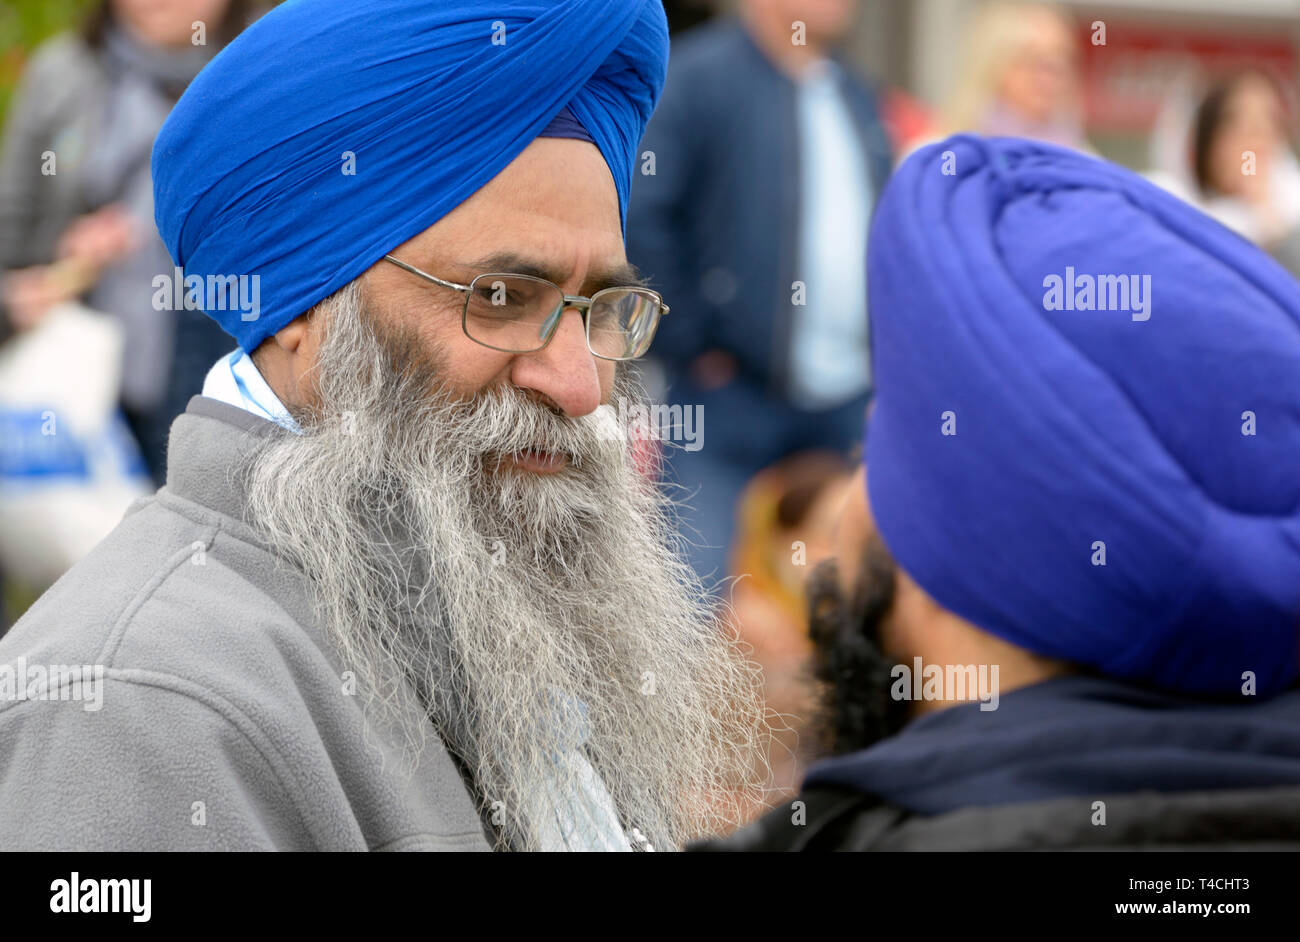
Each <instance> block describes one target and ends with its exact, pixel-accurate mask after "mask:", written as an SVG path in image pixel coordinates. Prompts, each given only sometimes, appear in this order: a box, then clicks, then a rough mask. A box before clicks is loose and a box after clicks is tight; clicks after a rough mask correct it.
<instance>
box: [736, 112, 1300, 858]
mask: <svg viewBox="0 0 1300 942" xmlns="http://www.w3.org/2000/svg"><path fill="white" fill-rule="evenodd" d="M948 150H951V151H953V152H954V154H955V158H956V160H955V163H956V167H957V168H958V169H957V174H956V175H955V176H946V175H944V173H943V170H942V165H943V163H944V157H943V153H944V152H945V151H948ZM1067 265H1070V266H1074V267H1075V268H1076V269H1077V270H1078V271H1086V272H1133V271H1145V272H1148V273H1149V275H1148V277H1149V278H1150V284H1151V289H1150V292H1151V293H1148V295H1147V298H1148V300H1149V301H1150V305H1149V307H1147V309H1146V314H1147V315H1149V316H1147V317H1145V318H1142V317H1139V318H1133V317H1131V313H1133V312H1130V311H1129V310H1126V309H1123V308H1119V309H1117V308H1115V307H1114V306H1107V307H1104V308H1102V309H1097V308H1096V307H1095V306H1093V305H1087V306H1072V307H1071V308H1070V309H1062V308H1061V307H1060V306H1059V305H1055V304H1054V303H1052V304H1050V305H1049V303H1048V301H1047V296H1046V295H1045V294H1043V293H1042V292H1043V287H1044V282H1045V275H1047V276H1050V275H1052V274H1055V275H1057V277H1060V273H1061V271H1062V268H1063V266H1067ZM870 267H871V272H870V277H871V284H872V311H873V319H874V327H873V341H874V345H875V348H874V353H873V357H874V364H875V366H876V378H877V393H876V397H875V399H874V402H873V406H872V409H873V414H872V416H871V419H870V423H869V425H868V426H867V431H866V446H865V461H864V467H863V468H862V470H861V471H860V473H859V474H858V475H857V477H856V479H855V485H854V487H852V488H851V489H850V491H849V499H848V501H847V503H846V504H845V508H844V511H843V513H842V514H841V516H840V520H839V525H838V528H837V534H836V536H835V560H834V562H832V563H828V564H826V565H825V566H823V567H821V568H819V570H818V571H817V572H816V573H815V574H814V580H813V585H812V587H811V589H810V595H811V596H812V606H811V608H812V622H813V624H812V637H813V642H814V647H815V652H816V653H815V656H814V665H815V669H816V673H817V675H818V676H819V678H820V679H821V680H822V681H823V684H824V689H825V691H826V700H825V704H824V713H823V717H822V719H821V721H820V725H821V726H822V727H823V728H824V729H825V730H826V736H825V741H826V743H827V744H828V747H829V748H828V752H829V753H830V755H831V757H830V758H828V759H826V760H824V761H822V762H819V763H817V764H816V765H814V766H813V767H812V768H811V769H810V771H809V774H808V775H807V777H806V778H805V780H804V783H803V788H802V791H801V793H800V796H799V798H800V800H801V801H802V802H803V803H804V807H803V809H802V811H801V812H798V813H792V811H791V808H790V807H788V806H787V807H783V808H779V809H776V810H774V811H773V812H771V813H770V814H769V815H767V816H765V817H764V818H763V819H762V820H761V821H760V822H757V823H756V824H755V825H753V826H752V827H751V828H750V829H747V830H746V831H744V832H742V833H740V834H739V835H735V836H734V837H733V839H731V840H729V841H726V842H723V843H721V844H716V843H715V844H714V845H711V846H712V847H714V848H717V849H731V850H791V849H805V850H831V849H833V850H1042V849H1083V848H1111V849H1124V848H1139V847H1140V848H1142V849H1161V848H1165V849H1176V848H1188V847H1212V848H1216V849H1245V848H1251V847H1253V848H1257V849H1282V848H1284V847H1290V848H1297V847H1300V814H1298V813H1297V810H1298V808H1300V688H1298V687H1297V674H1298V672H1300V512H1298V511H1297V507H1300V476H1297V475H1296V474H1295V467H1296V458H1295V456H1296V452H1297V448H1298V447H1300V411H1297V409H1296V402H1297V401H1300V284H1297V282H1296V281H1295V279H1293V278H1291V277H1290V276H1288V275H1287V273H1286V272H1285V271H1283V270H1282V268H1281V267H1280V266H1278V265H1277V264H1276V262H1274V261H1273V260H1272V259H1270V258H1268V257H1267V256H1266V255H1265V254H1264V253H1262V252H1261V251H1259V250H1258V249H1257V248H1256V247H1254V246H1251V245H1249V244H1247V243H1246V242H1244V241H1243V240H1241V239H1239V238H1237V237H1236V236H1234V235H1233V234H1232V233H1230V232H1227V231H1226V230H1224V229H1223V228H1222V227H1221V226H1218V225H1216V224H1214V223H1213V221H1211V220H1210V219H1209V218H1208V217H1206V216H1205V215H1204V214H1202V213H1200V212H1197V211H1196V210H1195V209H1193V208H1191V207H1189V206H1187V204H1186V203H1184V202H1182V201H1180V200H1178V199H1176V198H1174V197H1173V196H1171V195H1170V194H1168V193H1165V192H1164V191H1162V190H1160V189H1159V188H1157V187H1155V186H1153V185H1151V184H1150V183H1149V182H1147V181H1145V180H1143V179H1141V178H1140V177H1138V176H1137V175H1135V174H1133V173H1131V172H1129V171H1127V170H1124V169H1123V168H1120V167H1117V166H1115V165H1114V164H1109V163H1106V162H1103V161H1100V160H1097V159H1094V158H1092V157H1087V156H1084V155H1081V154H1075V153H1071V152H1069V151H1065V150H1061V149H1059V148H1049V147H1046V146H1044V145H1041V144H1036V143H1033V142H1030V141H1024V140H999V141H988V140H981V139H978V138H974V137H969V136H967V137H958V138H953V139H949V140H946V141H944V142H942V143H939V144H935V145H932V146H930V147H927V148H924V149H923V150H921V151H918V152H917V153H916V154H914V155H913V156H912V157H910V158H909V159H908V160H907V161H906V162H905V163H904V164H903V165H902V166H901V167H900V168H899V170H898V172H897V173H896V174H895V176H894V180H893V183H892V184H891V186H890V188H889V189H888V190H887V191H886V193H885V194H884V196H883V198H882V200H881V205H880V208H879V211H878V212H877V215H876V222H875V230H874V232H873V240H872V252H871V259H870ZM1135 277H1136V276H1135ZM972 279H978V280H977V281H974V282H973V281H972ZM1079 296H1080V297H1082V295H1079ZM1040 298H1042V300H1041V301H1040ZM1189 376H1194V377H1195V382H1189V381H1188V377H1189ZM1243 410H1245V415H1243V414H1242V412H1243Z"/></svg>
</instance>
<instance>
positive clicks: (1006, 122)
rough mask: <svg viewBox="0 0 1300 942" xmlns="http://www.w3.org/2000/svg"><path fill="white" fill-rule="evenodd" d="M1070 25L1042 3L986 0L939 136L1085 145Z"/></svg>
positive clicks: (974, 21) (969, 38) (1085, 147)
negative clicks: (959, 134)
mask: <svg viewBox="0 0 1300 942" xmlns="http://www.w3.org/2000/svg"><path fill="white" fill-rule="evenodd" d="M1075 29H1076V27H1075V25H1074V24H1073V23H1072V22H1071V20H1070V19H1069V18H1068V17H1067V16H1066V15H1065V14H1064V13H1062V12H1061V11H1060V10H1058V9H1057V8H1055V7H1053V6H1051V5H1048V4H1041V3H1004V2H996V3H989V4H987V5H985V6H983V7H981V8H980V9H979V10H978V11H977V12H976V14H975V16H974V18H973V19H972V21H971V23H970V28H969V29H968V30H967V32H966V39H965V43H964V47H963V51H962V58H961V66H960V69H959V71H958V73H957V76H956V82H955V84H954V87H953V89H952V92H951V94H950V95H949V98H948V101H947V102H946V104H945V106H944V108H943V109H942V112H941V116H940V127H939V131H940V136H947V135H949V134H954V133H957V132H959V131H973V132H975V133H977V134H984V135H990V136H1010V137H1028V138H1033V139H1035V140H1040V141H1047V142H1049V143H1052V144H1060V145H1062V146H1064V147H1073V148H1076V149H1078V150H1091V148H1090V147H1089V145H1088V142H1087V140H1086V139H1085V138H1084V136H1083V120H1082V114H1081V108H1080V94H1079V84H1080V83H1079V53H1078V48H1077V42H1078V40H1077V37H1076V36H1075V34H1074V31H1075Z"/></svg>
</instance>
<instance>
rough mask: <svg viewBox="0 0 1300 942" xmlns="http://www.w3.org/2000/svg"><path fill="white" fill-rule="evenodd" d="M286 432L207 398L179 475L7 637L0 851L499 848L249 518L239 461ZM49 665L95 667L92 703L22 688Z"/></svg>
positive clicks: (192, 426) (173, 446) (181, 436)
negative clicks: (403, 729)
mask: <svg viewBox="0 0 1300 942" xmlns="http://www.w3.org/2000/svg"><path fill="white" fill-rule="evenodd" d="M277 433H280V430H279V429H278V428H277V426H275V425H274V424H273V423H271V422H268V421H266V420H264V419H261V418H259V417H257V416H254V415H252V414H250V413H248V412H245V411H243V410H241V409H237V408H235V407H234V406H231V405H228V404H226V403H222V402H218V401H216V400H214V399H209V398H205V397H203V396H195V397H194V398H193V399H191V400H190V403H189V408H188V409H187V410H186V412H185V413H184V414H183V415H181V416H179V417H178V418H177V419H176V421H175V423H174V424H173V426H172V430H171V439H170V447H169V452H168V467H167V484H166V486H165V487H163V488H162V489H161V490H160V491H159V492H158V493H157V494H156V495H154V496H153V497H149V498H143V499H141V500H139V501H137V502H136V503H135V504H133V505H132V506H131V508H130V509H129V510H128V511H127V513H126V515H125V517H124V518H123V519H122V521H121V523H119V524H118V526H117V528H116V529H115V530H114V531H113V532H112V533H111V534H110V535H109V536H108V537H107V538H106V539H105V540H104V541H103V542H102V543H101V544H99V546H97V547H96V548H95V549H94V550H93V551H92V552H91V553H90V554H89V555H88V556H87V557H86V558H85V559H83V560H82V561H81V562H79V563H78V564H77V565H76V566H74V567H73V568H72V569H71V570H70V571H68V572H67V573H66V574H65V575H64V576H63V577H62V578H61V579H60V580H59V581H58V582H57V583H55V584H54V586H53V587H51V588H50V590H49V591H48V592H46V593H45V595H44V596H42V597H41V598H40V600H38V601H37V602H36V604H35V605H33V606H32V608H31V609H30V610H29V611H28V612H27V613H26V614H25V615H24V616H23V617H22V618H21V619H19V621H18V622H17V624H15V625H14V627H13V628H12V629H11V630H10V631H9V633H8V634H6V635H5V636H4V638H2V639H0V849H5V850H17V849H30V850H254V849H258V850H273V849H274V850H487V849H489V845H488V842H487V840H486V839H485V835H484V830H483V825H482V823H481V821H480V818H479V815H478V813H477V811H476V810H475V806H474V802H473V800H472V799H471V797H470V794H469V792H468V791H467V789H466V787H465V784H464V782H463V781H462V779H461V776H460V773H459V771H458V770H457V767H456V765H455V764H454V763H453V761H452V760H451V758H450V757H449V755H448V754H447V752H446V750H445V749H443V748H442V746H441V744H440V743H439V742H437V738H436V737H430V739H431V740H432V742H431V744H430V746H429V748H427V749H426V750H425V752H424V754H423V756H422V758H421V760H420V764H419V766H418V767H417V768H416V769H415V771H414V773H413V774H409V773H405V772H403V771H402V769H401V763H400V761H399V759H400V756H399V748H398V745H397V737H396V736H395V735H394V730H392V729H391V728H382V727H376V726H375V725H374V724H371V725H370V726H369V727H368V726H367V723H366V721H365V717H364V715H363V709H362V706H361V703H360V702H359V700H358V698H356V697H354V696H351V695H349V694H348V693H346V692H345V686H346V684H345V680H344V677H343V674H344V668H343V667H342V666H341V665H340V664H339V663H338V661H337V659H336V658H335V657H334V656H333V654H332V652H331V650H330V648H329V647H328V645H327V644H326V642H325V639H324V637H323V635H322V633H321V630H320V628H319V626H318V625H317V624H315V622H314V620H313V617H312V614H311V610H310V604H309V599H308V595H307V585H306V578H305V576H303V575H302V574H301V573H299V572H297V571H296V570H290V569H288V568H286V566H285V565H284V564H283V563H281V564H280V565H278V566H277V565H276V562H275V560H274V559H273V557H272V556H271V555H270V554H269V552H268V550H267V548H266V546H265V544H263V543H262V542H261V541H260V540H259V538H258V537H257V535H256V534H255V533H254V532H253V530H252V529H250V528H249V527H248V526H247V525H246V524H245V523H244V522H243V519H244V515H243V513H242V510H243V502H244V495H243V494H242V493H241V491H240V488H239V487H238V485H237V483H236V482H235V481H234V480H233V475H232V474H231V471H232V469H233V468H234V466H235V462H236V461H237V459H238V458H239V456H240V455H241V454H243V453H245V452H246V450H247V449H248V448H249V447H251V446H252V445H254V444H256V442H257V441H258V439H259V437H261V436H265V435H269V434H277ZM53 665H89V666H90V667H91V668H92V670H94V669H98V668H99V667H102V669H103V681H102V687H101V689H99V691H98V699H99V701H100V705H99V709H94V708H93V707H94V702H93V699H94V698H93V697H92V696H91V695H90V694H89V693H87V691H88V690H89V689H90V687H89V686H88V685H86V684H84V683H83V684H82V685H81V688H80V696H81V697H82V698H83V699H81V700H80V701H78V700H75V699H55V698H54V697H53V695H52V694H45V695H44V696H42V694H41V686H40V684H39V682H36V681H33V682H32V684H31V686H30V687H28V686H26V685H25V683H26V681H28V680H31V679H32V678H33V677H34V676H35V677H39V676H40V674H42V673H44V672H46V671H47V670H48V669H49V668H51V666H53ZM19 668H22V669H23V670H24V671H25V673H26V677H23V678H17V679H16V683H15V682H14V681H15V677H14V675H15V673H17V672H18V669H19ZM6 672H7V675H8V678H9V680H10V684H9V686H8V687H6V684H5V680H6ZM34 672H35V673H34ZM51 676H53V675H52V674H51ZM51 686H54V685H51ZM60 689H61V691H62V693H63V694H64V695H68V696H77V695H78V690H77V688H76V686H75V682H73V681H72V680H70V679H66V678H65V679H64V680H63V682H62V684H61V686H60ZM6 691H8V692H6ZM86 707H91V709H86ZM368 729H369V732H367V730H368Z"/></svg>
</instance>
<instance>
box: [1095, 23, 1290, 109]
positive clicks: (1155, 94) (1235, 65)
mask: <svg viewBox="0 0 1300 942" xmlns="http://www.w3.org/2000/svg"><path fill="white" fill-rule="evenodd" d="M1091 22H1092V21H1091V20H1085V21H1084V22H1083V23H1081V24H1080V26H1081V28H1080V29H1079V35H1080V37H1081V40H1082V49H1081V64H1082V68H1083V94H1084V111H1085V116H1086V122H1087V126H1088V128H1089V129H1091V130H1097V131H1116V132H1125V131H1146V130H1148V129H1150V127H1151V125H1152V123H1153V122H1154V121H1155V118H1156V115H1157V113H1158V112H1159V110H1160V108H1161V106H1162V104H1163V103H1164V102H1165V100H1166V97H1167V96H1168V94H1169V93H1170V91H1171V90H1172V89H1173V88H1174V87H1175V85H1176V84H1177V83H1179V82H1186V81H1188V80H1189V79H1193V80H1195V79H1200V80H1206V79H1210V78H1212V77H1214V76H1218V75H1222V74H1225V73H1230V72H1234V71H1236V70H1239V69H1242V68H1246V67H1248V66H1253V67H1256V68H1260V69H1263V70H1266V71H1267V72H1269V73H1271V74H1272V75H1273V76H1274V77H1275V78H1277V79H1278V80H1279V82H1280V84H1281V85H1282V87H1283V88H1284V89H1285V91H1286V94H1287V95H1288V98H1289V99H1291V101H1290V104H1291V106H1292V113H1293V114H1294V112H1295V109H1294V104H1295V102H1294V98H1295V85H1296V62H1297V56H1296V45H1295V41H1294V40H1293V39H1292V38H1290V37H1289V36H1282V37H1278V36H1266V35H1261V34H1259V33H1253V34H1245V35H1240V34H1239V35H1233V34H1229V33H1223V32H1216V31H1211V30H1210V29H1209V28H1194V29H1192V28H1178V27H1174V28H1168V27H1164V26H1160V27H1154V26H1150V25H1146V24H1143V25H1142V26H1141V27H1130V26H1126V25H1124V24H1123V23H1122V22H1120V21H1117V20H1114V21H1112V20H1110V19H1107V20H1106V44H1105V45H1104V46H1094V45H1093V44H1092V31H1091V29H1090V28H1087V27H1088V24H1089V23H1091Z"/></svg>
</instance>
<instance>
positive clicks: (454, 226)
mask: <svg viewBox="0 0 1300 942" xmlns="http://www.w3.org/2000/svg"><path fill="white" fill-rule="evenodd" d="M393 254H395V255H399V256H400V257H403V258H410V259H412V260H415V261H417V262H418V261H425V262H428V263H430V264H433V263H434V262H437V263H438V264H440V265H442V266H447V265H451V266H453V268H455V267H457V266H465V267H468V266H469V264H470V263H472V262H475V261H478V260H483V259H491V258H502V259H506V258H510V257H515V258H518V259H521V260H525V261H528V262H530V263H531V264H532V267H533V269H534V270H530V271H524V272H522V273H523V274H537V275H539V276H542V277H548V278H550V280H552V281H556V282H557V283H560V284H566V283H568V282H570V281H571V280H572V279H574V278H577V279H579V280H581V281H585V280H586V279H587V277H588V274H589V273H590V272H592V271H594V270H603V269H611V268H620V267H623V266H625V263H626V254H625V251H624V245H623V233H622V226H621V222H620V214H619V202H618V191H617V189H616V188H615V186H614V178H613V176H612V174H611V173H610V171H609V167H608V165H607V164H606V163H605V158H604V157H603V156H602V155H601V153H600V150H599V149H598V148H597V147H596V146H595V145H594V144H591V143H589V142H587V141H583V140H580V139H577V138H555V137H543V138H538V139H537V140H535V141H533V142H532V143H531V144H529V145H528V147H526V148H525V149H524V151H523V152H522V153H521V154H520V155H519V156H518V157H516V158H515V159H514V160H513V161H511V162H510V164H509V165H508V166H507V167H506V168H505V169H504V170H502V171H501V172H500V173H499V174H497V175H496V176H495V177H493V178H492V179H491V180H489V181H488V182H487V183H486V184H485V185H484V186H483V187H481V188H480V189H479V190H477V191H476V192H475V193H474V194H472V195H471V196H470V197H469V198H468V199H466V200H465V201H464V202H463V203H461V204H460V205H459V206H457V207H456V208H455V209H454V210H452V211H451V212H450V213H448V214H447V215H446V216H444V217H443V218H442V219H440V220H438V222H436V223H434V224H433V225H432V226H430V227H429V228H428V229H426V230H425V231H424V232H422V233H420V234H419V235H418V236H416V237H415V238H414V239H411V240H410V241H408V242H407V243H405V244H404V245H403V246H401V247H399V248H398V249H397V250H395V251H394V253H393ZM512 270H515V269H512ZM453 273H454V274H456V275H458V276H464V275H466V274H468V273H469V272H468V271H460V272H453Z"/></svg>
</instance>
